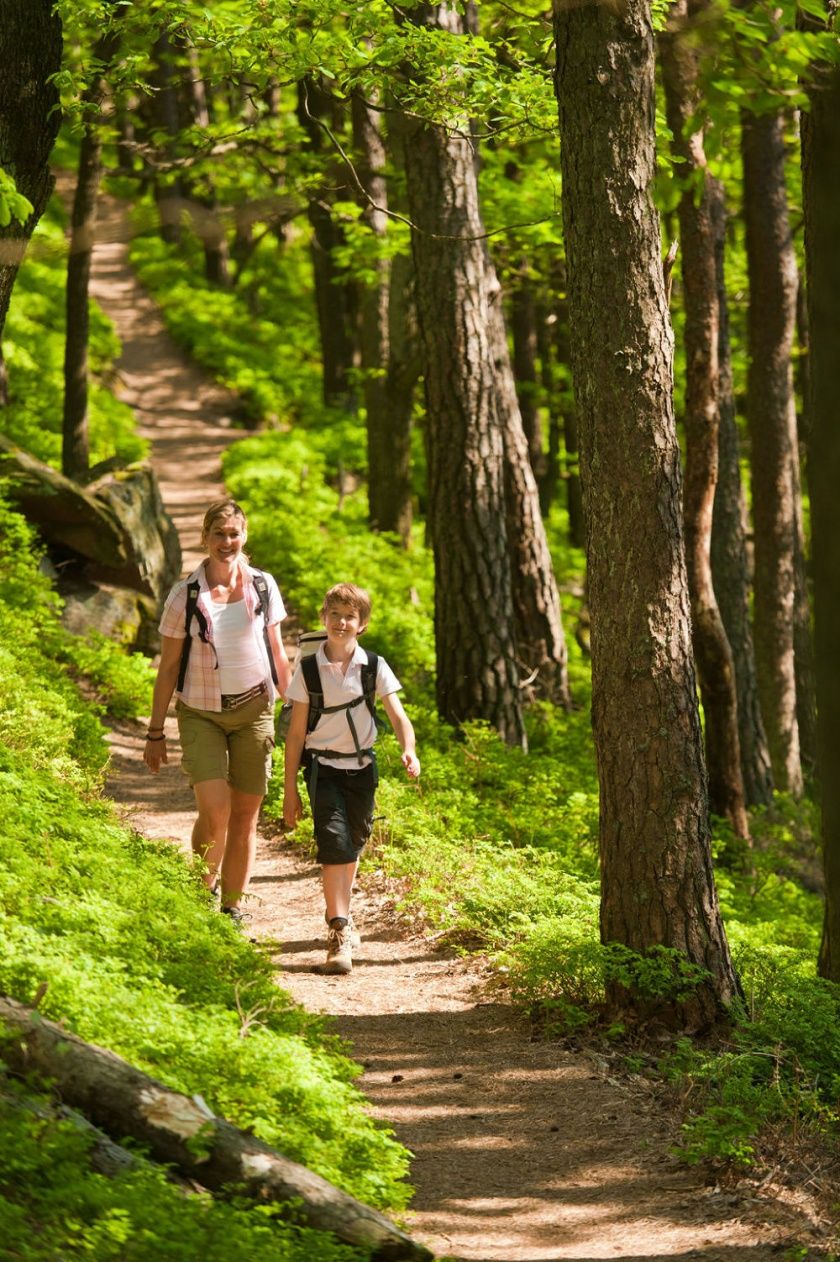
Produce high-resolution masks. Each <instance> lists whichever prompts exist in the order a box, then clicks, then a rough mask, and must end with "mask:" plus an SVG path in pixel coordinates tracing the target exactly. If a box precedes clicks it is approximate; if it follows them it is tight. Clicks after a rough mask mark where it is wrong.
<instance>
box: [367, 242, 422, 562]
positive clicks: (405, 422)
mask: <svg viewBox="0 0 840 1262" xmlns="http://www.w3.org/2000/svg"><path fill="white" fill-rule="evenodd" d="M420 360H421V357H420V336H419V332H418V328H417V304H416V298H415V278H414V262H413V260H412V258H411V255H409V254H398V255H397V256H396V258H394V259H392V260H391V277H390V286H389V295H388V369H387V373H386V376H385V391H386V411H387V415H388V421H389V433H388V459H389V461H390V466H391V467H390V476H389V477H388V478H385V479H383V480H382V481H381V482H380V488H379V496H378V505H377V511H378V515H379V521H380V523H381V525H380V528H381V529H382V530H393V531H394V532H395V533H396V534H398V535H400V536H401V537H402V538H403V539H404V540H406V541H408V538H409V533H410V531H411V521H412V485H411V430H412V426H413V421H414V396H415V393H416V390H417V382H418V380H419V377H420V372H421V362H420Z"/></svg>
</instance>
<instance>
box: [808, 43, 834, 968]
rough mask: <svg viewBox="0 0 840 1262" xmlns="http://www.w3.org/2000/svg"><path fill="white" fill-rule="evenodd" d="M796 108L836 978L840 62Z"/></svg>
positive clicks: (828, 929)
mask: <svg viewBox="0 0 840 1262" xmlns="http://www.w3.org/2000/svg"><path fill="white" fill-rule="evenodd" d="M812 73H813V87H812V89H811V92H810V96H811V110H810V114H809V115H808V116H807V117H806V116H803V127H802V157H803V195H804V207H805V258H806V265H807V276H808V286H807V293H808V324H809V327H810V337H811V348H810V362H809V366H808V378H809V397H808V412H809V418H810V455H809V473H810V477H809V481H810V488H811V536H812V540H813V573H814V615H815V623H814V625H815V642H816V679H817V702H818V709H817V714H818V727H817V733H818V741H819V755H820V764H821V767H822V769H823V776H822V794H821V802H822V833H823V856H824V864H825V921H824V926H823V941H822V948H821V950H820V960H819V969H820V973H821V974H822V975H823V977H830V978H831V979H832V981H835V982H840V777H838V776H837V775H836V773H835V771H834V765H833V764H834V762H835V760H836V758H837V751H838V749H840V671H838V669H837V646H838V644H840V583H838V581H837V576H838V574H840V496H838V492H837V488H838V487H840V427H838V424H837V401H838V399H840V356H838V354H837V330H838V328H840V250H838V247H837V243H838V241H840V162H838V160H837V155H838V153H840V70H838V69H837V68H836V67H835V68H828V67H814V68H813V71H812Z"/></svg>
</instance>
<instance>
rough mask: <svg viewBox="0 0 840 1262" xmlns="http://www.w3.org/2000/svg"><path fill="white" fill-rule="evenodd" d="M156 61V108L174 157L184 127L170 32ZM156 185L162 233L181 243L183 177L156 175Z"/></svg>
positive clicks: (159, 43)
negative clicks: (163, 178) (182, 125)
mask: <svg viewBox="0 0 840 1262" xmlns="http://www.w3.org/2000/svg"><path fill="white" fill-rule="evenodd" d="M152 60H153V65H154V71H153V81H154V85H155V88H156V92H155V95H154V97H153V98H152V109H153V112H154V117H155V122H156V124H157V126H158V127H159V128H160V130H161V132H162V133H163V134H164V136H165V137H166V144H165V150H164V152H165V153H166V155H167V156H168V157H173V156H174V149H175V142H176V138H177V136H178V134H179V132H180V130H181V111H180V107H179V102H178V87H177V76H176V72H175V66H174V60H175V50H174V48H173V44H172V40H171V39H170V37H169V35H168V34H167V33H166V32H164V33H163V34H161V35H159V36H158V38H157V39H156V40H155V46H154V49H153V50H152ZM153 188H154V197H155V203H156V204H157V208H158V215H159V217H160V235H161V237H162V238H163V240H164V241H166V242H167V243H168V244H169V245H180V243H181V236H182V232H181V213H182V211H183V209H184V203H185V201H186V197H185V194H184V184H183V180H181V179H179V178H175V179H172V178H171V177H170V178H168V179H167V181H166V183H164V182H163V181H162V180H161V179H160V177H159V176H156V177H155V179H154V186H153Z"/></svg>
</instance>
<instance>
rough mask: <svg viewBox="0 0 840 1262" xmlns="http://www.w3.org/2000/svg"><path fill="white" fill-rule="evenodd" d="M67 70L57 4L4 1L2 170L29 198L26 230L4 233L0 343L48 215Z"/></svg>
mask: <svg viewBox="0 0 840 1262" xmlns="http://www.w3.org/2000/svg"><path fill="white" fill-rule="evenodd" d="M60 65H61V22H60V20H59V18H58V17H56V16H55V15H54V14H53V3H52V0H3V8H2V21H0V66H2V67H3V70H2V74H0V167H2V168H3V170H4V171H7V172H8V173H9V174H10V175H11V176H12V177H13V178H14V180H15V182H16V184H17V187H18V191H19V192H20V193H22V194H23V195H24V197H28V198H29V201H30V202H31V203H32V206H33V212H32V214H31V215H30V216H29V218H28V219H27V221H26V222H25V223H23V224H19V223H17V222H16V221H13V222H12V223H10V224H9V225H7V227H5V228H0V339H2V336H3V327H4V325H5V323H6V315H7V313H8V310H9V300H10V299H11V296H12V289H13V287H14V283H15V280H16V278H17V273H18V268H19V267H20V263H21V260H22V259H23V255H24V251H25V250H26V245H27V242H28V241H29V238H30V237H31V236H32V233H33V232H34V230H35V225H36V224H37V222H38V220H39V219H40V218H41V215H42V214H43V213H44V208H45V207H46V204H47V200H48V198H49V195H50V193H51V191H52V186H53V180H52V175H51V174H50V169H49V165H48V163H49V156H50V153H51V151H52V147H53V144H54V142H55V138H56V135H57V134H58V127H59V123H60V121H61V119H60V115H59V112H58V104H59V97H58V90H57V88H56V87H55V85H54V84H53V83H51V82H50V81H49V80H50V76H51V75H54V74H56V73H57V72H58V70H59V68H60Z"/></svg>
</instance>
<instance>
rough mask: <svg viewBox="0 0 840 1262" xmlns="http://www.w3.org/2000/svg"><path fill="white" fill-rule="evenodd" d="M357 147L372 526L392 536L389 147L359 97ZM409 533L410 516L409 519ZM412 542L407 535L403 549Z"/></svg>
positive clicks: (355, 114)
mask: <svg viewBox="0 0 840 1262" xmlns="http://www.w3.org/2000/svg"><path fill="white" fill-rule="evenodd" d="M351 109H352V116H353V147H354V150H355V154H356V173H357V175H358V178H359V182H360V183H361V185H362V188H363V189H364V194H365V195H364V196H363V197H362V198H361V204H362V220H363V222H364V223H366V224H367V226H368V228H369V229H370V231H371V232H372V233H373V235H374V238H375V240H376V246H375V249H376V257H375V260H374V264H373V272H374V275H373V277H372V278H371V279H370V280H366V281H365V282H364V283H363V285H362V289H361V298H360V302H359V313H360V323H361V336H360V349H361V361H362V372H363V374H364V400H365V411H366V413H367V455H368V520H369V522H370V525H371V529H373V530H388V529H390V526H389V525H385V524H383V517H384V515H385V514H384V513H383V511H382V510H383V507H384V504H383V501H385V500H387V498H388V490H387V487H388V483H389V481H390V478H391V474H392V459H391V450H390V447H391V443H390V438H391V416H390V414H389V411H388V382H387V368H388V360H389V345H388V332H389V318H388V300H389V284H388V279H389V278H388V273H389V267H388V261H387V259H386V258H385V256H384V252H383V250H382V249H381V246H382V243H383V242H384V239H385V236H386V234H387V229H388V215H387V208H388V188H387V184H386V181H385V144H384V141H383V139H382V133H381V131H380V128H379V121H378V118H377V117H376V115H375V113H374V112H373V110H371V108H370V107H369V106H368V104H367V102H366V101H365V100H363V98H362V97H361V96H360V95H359V94H358V93H355V94H354V95H353V99H352V102H351ZM406 524H407V526H408V527H410V524H411V516H410V513H409V514H408V515H407V523H406ZM407 542H408V533H407V531H406V533H405V534H404V535H403V543H407Z"/></svg>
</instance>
